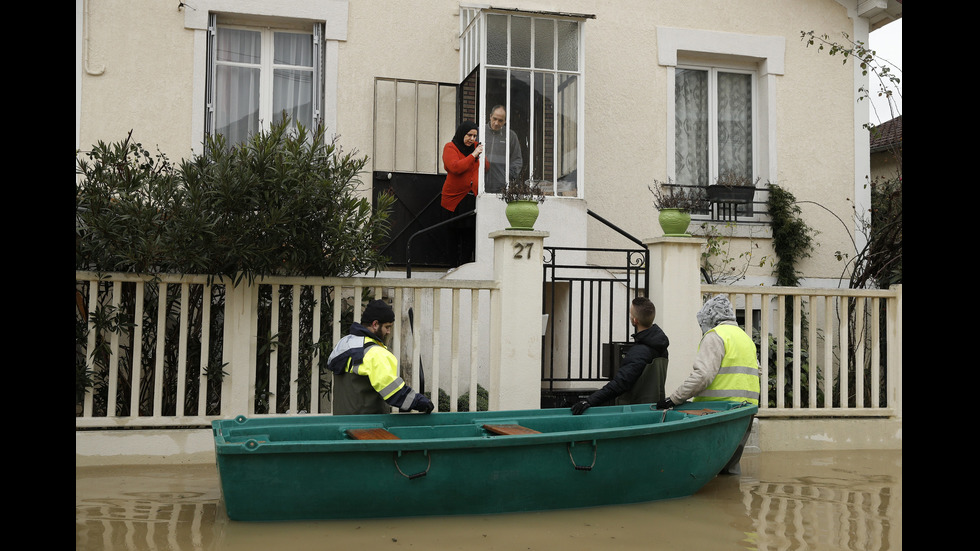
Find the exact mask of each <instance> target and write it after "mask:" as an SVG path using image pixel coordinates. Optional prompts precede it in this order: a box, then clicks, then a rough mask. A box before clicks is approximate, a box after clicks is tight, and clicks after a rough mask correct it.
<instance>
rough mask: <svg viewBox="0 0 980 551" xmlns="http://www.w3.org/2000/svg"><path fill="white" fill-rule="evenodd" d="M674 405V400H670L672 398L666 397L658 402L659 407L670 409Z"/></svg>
mask: <svg viewBox="0 0 980 551" xmlns="http://www.w3.org/2000/svg"><path fill="white" fill-rule="evenodd" d="M672 407H674V402H671V401H670V398H664V399H663V400H660V401H659V402H657V409H670V408H672Z"/></svg>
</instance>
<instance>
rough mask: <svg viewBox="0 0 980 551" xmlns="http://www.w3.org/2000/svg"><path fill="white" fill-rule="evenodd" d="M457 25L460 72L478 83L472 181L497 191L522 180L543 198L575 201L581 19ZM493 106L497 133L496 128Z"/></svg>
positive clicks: (496, 16) (494, 17)
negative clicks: (479, 163)
mask: <svg viewBox="0 0 980 551" xmlns="http://www.w3.org/2000/svg"><path fill="white" fill-rule="evenodd" d="M583 17H584V16H583ZM460 19H461V24H462V25H465V28H464V29H463V31H462V40H461V47H460V50H461V58H462V73H463V74H464V75H469V74H471V73H475V74H477V75H479V80H480V82H481V84H482V86H480V87H479V88H478V90H479V91H478V92H477V94H478V98H479V101H477V102H476V103H477V104H478V111H477V112H476V113H475V114H476V116H477V117H478V118H479V119H480V121H479V122H480V123H481V125H482V126H481V131H480V139H481V141H482V142H483V144H484V146H485V148H486V149H485V153H486V158H487V161H488V164H487V165H486V166H484V167H483V168H484V176H483V177H481V180H480V181H481V184H482V185H483V186H484V189H485V191H488V192H493V193H498V192H500V191H501V190H502V188H503V186H504V185H505V184H506V182H507V181H508V180H514V179H527V178H530V179H532V180H534V181H535V182H537V183H538V184H539V185H540V186H541V189H542V191H544V192H545V194H546V195H558V196H562V195H564V196H573V197H574V196H577V195H578V194H579V185H580V180H579V178H580V176H579V165H580V162H581V157H580V156H581V153H582V152H581V148H580V147H579V144H580V143H581V131H582V128H581V110H582V62H581V21H580V20H579V19H575V18H565V17H543V16H539V15H538V14H534V15H529V14H524V13H520V12H518V13H510V12H508V13H503V12H482V13H475V12H473V11H472V10H471V11H464V12H463V14H462V15H461V18H460ZM474 43H475V44H474ZM474 51H476V54H475V55H474ZM481 62H482V65H481V66H480V67H479V69H480V70H479V71H474V69H477V67H476V64H478V63H481ZM464 84H465V83H464ZM464 97H465V90H464ZM501 108H502V109H503V112H502V114H503V120H504V125H503V127H500V125H499V124H498V123H497V120H498V119H500V115H501V111H500V109H501ZM464 113H465V109H464Z"/></svg>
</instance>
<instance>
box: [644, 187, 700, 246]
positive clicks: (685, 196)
mask: <svg viewBox="0 0 980 551" xmlns="http://www.w3.org/2000/svg"><path fill="white" fill-rule="evenodd" d="M647 188H648V189H649V190H650V191H651V192H652V193H653V205H654V206H655V207H656V208H657V210H658V211H659V212H660V215H659V221H660V227H661V229H663V230H664V235H665V236H667V237H690V236H691V234H689V233H687V227H688V226H689V225H690V224H691V211H704V210H706V209H707V208H708V203H707V200H706V199H705V192H704V188H703V187H700V186H679V185H676V184H673V183H671V182H670V180H668V181H667V182H666V183H664V182H661V181H659V180H654V183H653V185H652V186H647Z"/></svg>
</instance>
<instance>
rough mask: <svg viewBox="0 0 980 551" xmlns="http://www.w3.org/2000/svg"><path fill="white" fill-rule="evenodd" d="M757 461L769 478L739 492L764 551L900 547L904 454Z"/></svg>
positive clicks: (749, 483) (784, 456)
mask: <svg viewBox="0 0 980 551" xmlns="http://www.w3.org/2000/svg"><path fill="white" fill-rule="evenodd" d="M767 456H770V457H767ZM838 456H840V457H838ZM842 459H843V460H842ZM758 460H759V461H761V462H762V463H763V464H762V466H761V468H760V475H763V473H764V478H762V479H761V480H759V481H751V480H744V481H743V483H742V495H743V502H744V504H745V511H746V514H747V515H748V516H749V517H750V518H751V519H752V520H753V524H754V526H755V537H756V543H757V544H758V548H759V549H802V548H814V546H817V548H825V549H845V550H846V549H854V550H858V549H901V548H902V539H901V521H902V478H901V452H900V451H899V452H851V453H848V454H825V453H817V454H800V453H794V454H788V453H782V454H761V455H760V456H759V458H758ZM793 471H795V476H794V474H792V473H793Z"/></svg>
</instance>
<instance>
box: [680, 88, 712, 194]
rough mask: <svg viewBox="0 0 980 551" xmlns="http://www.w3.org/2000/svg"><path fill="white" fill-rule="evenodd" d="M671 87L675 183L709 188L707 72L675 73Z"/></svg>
mask: <svg viewBox="0 0 980 551" xmlns="http://www.w3.org/2000/svg"><path fill="white" fill-rule="evenodd" d="M675 75H676V76H675V86H674V96H675V99H674V117H675V121H674V128H675V131H674V134H675V137H674V173H675V174H674V182H675V183H677V184H679V185H683V186H706V185H708V177H709V172H708V171H709V166H708V72H707V71H702V70H693V69H677V71H676V73H675Z"/></svg>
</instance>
